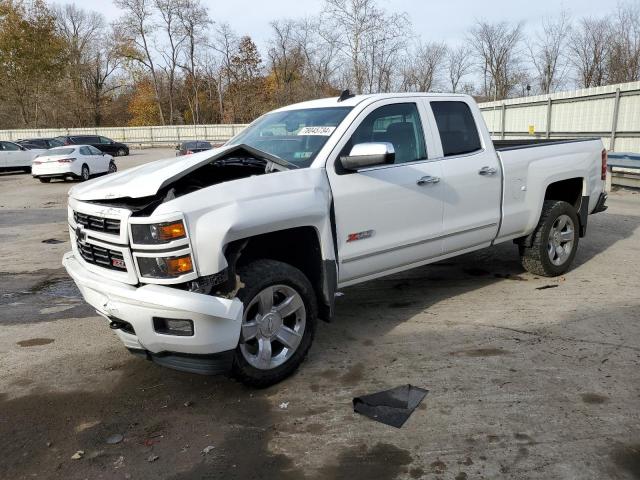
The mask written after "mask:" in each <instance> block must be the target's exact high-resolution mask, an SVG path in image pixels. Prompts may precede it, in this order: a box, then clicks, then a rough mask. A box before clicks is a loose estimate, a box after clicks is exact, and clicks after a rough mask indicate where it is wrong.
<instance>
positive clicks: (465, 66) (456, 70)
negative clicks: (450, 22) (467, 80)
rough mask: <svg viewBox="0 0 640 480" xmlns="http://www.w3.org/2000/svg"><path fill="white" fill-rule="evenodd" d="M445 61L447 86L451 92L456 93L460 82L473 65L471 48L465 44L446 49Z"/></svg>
mask: <svg viewBox="0 0 640 480" xmlns="http://www.w3.org/2000/svg"><path fill="white" fill-rule="evenodd" d="M446 62H447V74H448V80H449V86H450V87H451V91H452V92H453V93H457V92H458V89H459V88H460V82H461V81H462V79H463V78H464V77H465V76H466V75H468V74H469V72H470V71H471V68H472V66H473V63H472V61H471V50H469V48H468V47H466V46H465V45H461V46H459V47H456V48H452V49H448V50H447V58H446Z"/></svg>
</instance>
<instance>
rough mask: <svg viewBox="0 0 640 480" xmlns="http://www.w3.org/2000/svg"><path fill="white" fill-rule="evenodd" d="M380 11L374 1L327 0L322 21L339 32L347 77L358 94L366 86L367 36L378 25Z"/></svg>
mask: <svg viewBox="0 0 640 480" xmlns="http://www.w3.org/2000/svg"><path fill="white" fill-rule="evenodd" d="M382 15H383V13H382V11H381V10H380V9H379V8H378V7H377V5H376V2H375V0H326V1H325V8H324V17H323V20H322V21H323V22H327V23H328V24H329V23H331V24H332V25H333V28H334V29H335V31H336V32H340V34H341V35H340V45H341V49H342V52H343V53H344V54H345V55H346V57H347V58H348V59H349V70H350V75H349V76H350V77H351V78H352V79H353V87H354V89H355V91H356V92H357V93H363V92H364V91H365V85H366V75H367V66H366V61H367V59H366V56H367V53H366V46H365V44H366V39H367V36H368V35H370V34H371V33H372V32H373V31H374V29H375V28H378V27H379V25H380V23H381V22H380V21H379V19H380V17H381V16H382Z"/></svg>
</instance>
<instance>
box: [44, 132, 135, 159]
mask: <svg viewBox="0 0 640 480" xmlns="http://www.w3.org/2000/svg"><path fill="white" fill-rule="evenodd" d="M55 139H56V140H58V141H60V142H62V144H63V145H91V146H92V147H95V148H97V149H98V150H100V151H101V152H104V153H108V154H110V155H113V156H114V157H124V156H126V155H129V147H128V146H127V145H125V144H124V143H120V142H115V141H113V140H111V139H110V138H107V137H101V136H98V135H66V136H62V137H56V138H55Z"/></svg>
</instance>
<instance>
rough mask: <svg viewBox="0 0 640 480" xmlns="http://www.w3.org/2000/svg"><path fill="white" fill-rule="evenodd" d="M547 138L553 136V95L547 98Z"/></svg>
mask: <svg viewBox="0 0 640 480" xmlns="http://www.w3.org/2000/svg"><path fill="white" fill-rule="evenodd" d="M547 138H548V139H549V138H551V97H549V98H548V99H547Z"/></svg>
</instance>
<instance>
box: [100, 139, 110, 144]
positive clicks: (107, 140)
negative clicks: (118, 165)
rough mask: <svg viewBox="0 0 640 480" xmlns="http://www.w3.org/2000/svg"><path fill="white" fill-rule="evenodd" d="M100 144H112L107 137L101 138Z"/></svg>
mask: <svg viewBox="0 0 640 480" xmlns="http://www.w3.org/2000/svg"><path fill="white" fill-rule="evenodd" d="M100 143H103V144H105V145H109V144H110V143H111V140H109V139H108V138H107V137H100Z"/></svg>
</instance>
